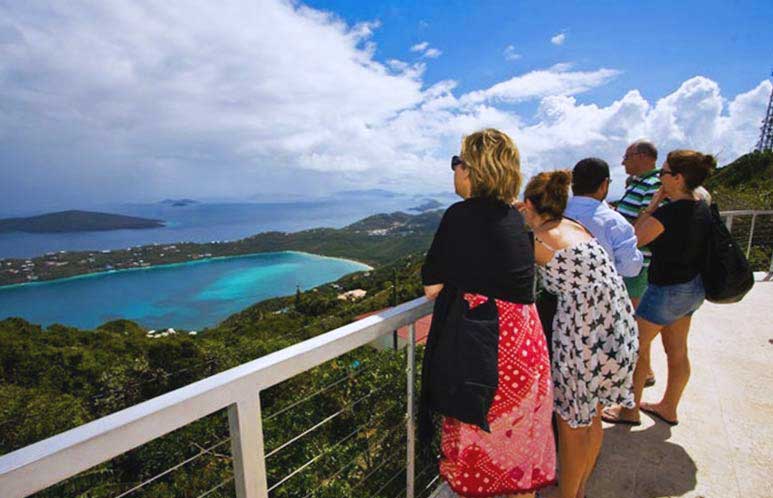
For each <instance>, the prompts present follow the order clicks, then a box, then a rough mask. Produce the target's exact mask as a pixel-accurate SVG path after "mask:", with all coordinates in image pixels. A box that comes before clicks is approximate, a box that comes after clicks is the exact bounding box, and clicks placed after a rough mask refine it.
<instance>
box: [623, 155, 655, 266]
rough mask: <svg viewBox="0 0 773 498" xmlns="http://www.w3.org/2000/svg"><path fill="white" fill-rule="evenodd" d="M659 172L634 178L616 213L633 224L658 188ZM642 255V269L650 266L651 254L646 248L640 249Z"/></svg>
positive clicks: (651, 172) (650, 172)
mask: <svg viewBox="0 0 773 498" xmlns="http://www.w3.org/2000/svg"><path fill="white" fill-rule="evenodd" d="M658 173H660V170H658V169H653V170H652V171H649V172H647V173H645V174H644V175H642V176H634V177H633V180H632V181H631V184H630V185H629V186H628V188H627V189H626V190H625V194H623V197H622V198H621V199H620V201H619V202H618V204H617V211H618V212H619V213H620V214H622V215H623V216H625V219H627V220H628V221H629V222H631V223H632V224H633V222H634V221H636V218H637V217H638V216H639V213H641V212H642V210H643V209H644V208H646V207H647V206H649V204H650V201H651V200H652V197H653V196H654V195H655V193H656V192H657V191H658V189H659V188H660V175H659V174H658ZM641 252H642V254H643V255H644V267H645V268H647V267H649V266H650V258H652V253H651V252H650V250H649V249H648V248H647V247H642V248H641Z"/></svg>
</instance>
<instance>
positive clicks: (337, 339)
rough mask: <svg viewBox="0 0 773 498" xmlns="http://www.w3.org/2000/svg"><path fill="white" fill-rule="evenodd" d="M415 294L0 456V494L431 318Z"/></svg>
mask: <svg viewBox="0 0 773 498" xmlns="http://www.w3.org/2000/svg"><path fill="white" fill-rule="evenodd" d="M431 311H432V302H431V301H429V300H427V298H424V297H421V298H418V299H414V300H412V301H408V302H406V303H403V304H401V305H399V306H396V307H394V308H390V309H388V310H385V311H382V312H380V313H378V314H375V315H371V316H369V317H367V318H364V319H362V320H358V321H356V322H353V323H350V324H348V325H344V326H342V327H339V328H337V329H334V330H331V331H330V332H326V333H324V334H320V335H318V336H316V337H313V338H311V339H308V340H306V341H303V342H300V343H298V344H294V345H292V346H290V347H287V348H284V349H282V350H279V351H276V352H274V353H271V354H268V355H266V356H263V357H261V358H257V359H255V360H252V361H250V362H248V363H244V364H242V365H239V366H237V367H234V368H232V369H230V370H226V371H225V372H221V373H219V374H216V375H213V376H211V377H207V378H206V379H202V380H200V381H198V382H194V383H193V384H189V385H187V386H184V387H181V388H179V389H176V390H174V391H170V392H168V393H166V394H163V395H161V396H158V397H156V398H153V399H150V400H147V401H144V402H142V403H139V404H137V405H134V406H131V407H129V408H126V409H124V410H121V411H118V412H116V413H113V414H111V415H108V416H106V417H102V418H100V419H97V420H94V421H92V422H89V423H86V424H84V425H81V426H78V427H75V428H73V429H70V430H68V431H66V432H63V433H61V434H58V435H56V436H52V437H50V438H47V439H44V440H42V441H38V442H37V443H33V444H31V445H29V446H25V447H24V448H20V449H18V450H15V451H13V452H11V453H8V454H6V455H3V456H0V489H2V490H3V496H27V495H29V494H31V493H34V492H36V491H40V490H42V489H45V488H47V487H49V486H51V485H53V484H55V483H57V482H60V481H63V480H65V479H67V478H69V477H72V476H74V475H77V474H79V473H80V472H83V471H85V470H87V469H89V468H91V467H93V466H95V465H99V464H100V463H103V462H106V461H108V460H110V459H112V458H115V457H116V456H118V455H121V454H123V453H125V452H127V451H129V450H131V449H133V448H136V447H137V446H140V445H142V444H145V443H148V442H150V441H152V440H154V439H156V438H158V437H161V436H163V435H165V434H168V433H169V432H172V431H174V430H176V429H179V428H180V427H183V426H185V425H188V424H190V423H192V422H195V421H196V420H198V419H200V418H203V417H205V416H207V415H210V414H211V413H214V412H216V411H218V410H221V409H223V408H226V407H229V406H231V405H234V404H235V403H239V402H242V401H243V400H244V399H245V396H246V395H249V394H254V395H255V396H257V393H258V392H259V391H261V390H263V389H266V388H268V387H271V386H273V385H275V384H278V383H280V382H283V381H285V380H287V379H290V378H292V377H294V376H295V375H298V374H300V373H302V372H305V371H307V370H310V369H312V368H314V367H316V366H318V365H320V364H322V363H325V362H327V361H330V360H332V359H335V358H337V357H339V356H341V355H343V354H345V353H348V352H350V351H352V350H354V349H357V348H359V347H361V346H364V345H366V344H368V343H369V342H371V341H373V340H375V339H377V338H379V337H381V336H383V335H385V334H388V333H391V332H392V331H393V330H397V329H399V328H400V327H403V326H406V325H410V324H413V323H414V322H415V321H416V320H418V319H419V318H421V317H423V316H425V315H427V314H429V313H431Z"/></svg>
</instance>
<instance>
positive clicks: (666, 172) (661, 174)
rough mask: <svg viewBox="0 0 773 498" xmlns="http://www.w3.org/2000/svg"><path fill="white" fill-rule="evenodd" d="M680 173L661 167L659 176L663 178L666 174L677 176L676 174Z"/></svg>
mask: <svg viewBox="0 0 773 498" xmlns="http://www.w3.org/2000/svg"><path fill="white" fill-rule="evenodd" d="M678 174H679V173H674V172H673V171H666V170H664V169H661V170H660V172H659V173H658V176H659V177H660V178H663V177H664V176H666V175H671V176H676V175H678Z"/></svg>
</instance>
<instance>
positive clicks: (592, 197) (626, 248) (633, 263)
mask: <svg viewBox="0 0 773 498" xmlns="http://www.w3.org/2000/svg"><path fill="white" fill-rule="evenodd" d="M611 181H612V179H611V178H610V176H609V165H608V164H607V163H606V162H605V161H604V160H603V159H598V158H595V157H590V158H587V159H583V160H582V161H580V162H578V163H577V164H576V165H575V166H574V170H573V171H572V194H573V197H572V198H571V199H569V203H568V204H567V206H566V211H565V215H566V216H567V217H569V218H572V219H574V220H576V221H579V222H580V223H582V224H583V225H585V227H586V228H587V229H588V230H590V232H591V233H592V234H593V236H594V237H596V239H597V240H598V241H599V243H600V244H601V246H602V247H603V248H604V249H605V250H606V251H607V254H609V257H610V259H611V260H612V262H613V263H614V264H615V268H616V269H617V272H618V273H619V274H620V275H622V276H623V277H634V276H636V275H638V274H639V272H640V271H641V268H642V264H643V263H644V256H643V255H642V253H641V251H639V249H638V248H637V247H636V233H635V232H634V229H633V226H632V225H631V224H630V223H629V222H628V221H627V220H626V219H625V218H624V217H623V215H621V214H620V213H618V212H617V211H614V210H613V209H612V208H610V207H609V205H607V203H606V202H605V201H604V199H605V198H606V197H607V194H608V193H609V183H610V182H611Z"/></svg>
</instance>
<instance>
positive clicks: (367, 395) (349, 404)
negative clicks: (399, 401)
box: [266, 386, 385, 458]
mask: <svg viewBox="0 0 773 498" xmlns="http://www.w3.org/2000/svg"><path fill="white" fill-rule="evenodd" d="M384 387H385V386H382V387H379V388H377V389H372V390H371V391H370V392H369V393H368V394H366V395H365V396H362V397H361V398H358V399H356V400H354V401H352V402H351V403H348V404H346V405H345V406H344V407H343V408H341V409H340V410H338V411H337V412H335V413H333V414H332V415H329V416H327V417H325V418H324V419H322V420H321V421H320V422H317V423H316V424H314V425H313V426H311V427H309V428H308V429H306V430H305V431H303V432H301V433H300V434H298V435H296V436H293V437H292V438H290V439H288V440H287V441H285V442H284V443H282V444H280V445H279V446H277V447H275V448H272V449H271V450H270V451H269V452H268V453H266V458H269V457H271V456H273V455H275V454H276V453H278V452H279V451H280V450H282V449H284V448H286V447H287V446H290V445H291V444H293V443H294V442H296V441H298V440H299V439H301V438H303V437H304V436H306V435H307V434H310V433H312V432H314V431H315V430H317V429H319V428H320V427H322V426H323V425H325V424H327V423H328V422H330V421H332V420H334V419H336V418H337V417H338V416H340V415H341V414H343V413H345V412H346V411H347V410H349V409H350V408H353V407H354V406H356V405H358V404H360V403H362V402H363V401H365V400H366V399H368V398H370V397H371V396H373V395H374V394H376V393H378V392H380V391H383V390H384Z"/></svg>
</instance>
